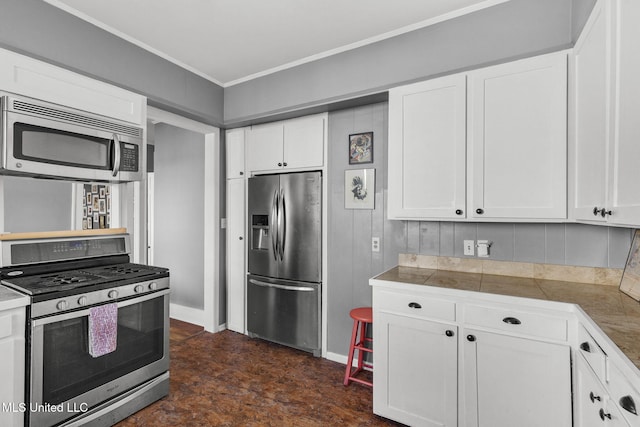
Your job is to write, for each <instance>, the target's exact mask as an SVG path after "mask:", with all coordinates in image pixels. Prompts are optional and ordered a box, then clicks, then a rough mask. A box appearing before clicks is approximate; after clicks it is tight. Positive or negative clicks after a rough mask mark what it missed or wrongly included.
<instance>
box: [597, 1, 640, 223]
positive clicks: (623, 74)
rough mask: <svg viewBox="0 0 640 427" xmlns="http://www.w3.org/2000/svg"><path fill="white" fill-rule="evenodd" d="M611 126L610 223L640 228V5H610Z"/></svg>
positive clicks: (623, 3)
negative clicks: (612, 50) (612, 99)
mask: <svg viewBox="0 0 640 427" xmlns="http://www.w3.org/2000/svg"><path fill="white" fill-rule="evenodd" d="M613 7H614V10H613V13H612V15H613V17H614V24H613V28H614V46H615V48H614V52H615V53H614V56H613V58H614V70H615V71H614V75H613V82H612V83H613V85H614V86H613V87H614V88H615V90H614V101H613V111H614V122H613V124H612V128H613V141H612V145H613V146H612V151H611V152H610V160H609V161H610V165H611V166H610V168H611V174H610V180H611V181H610V185H609V194H610V196H609V201H608V205H607V206H605V209H606V211H607V214H608V213H609V211H611V214H610V216H611V219H610V221H611V222H613V223H617V224H627V225H634V226H637V225H640V191H639V190H638V183H640V167H638V164H639V162H640V120H639V117H640V79H639V78H638V76H640V49H639V48H638V41H639V40H640V25H638V23H639V22H640V2H638V1H637V0H617V1H614V2H613Z"/></svg>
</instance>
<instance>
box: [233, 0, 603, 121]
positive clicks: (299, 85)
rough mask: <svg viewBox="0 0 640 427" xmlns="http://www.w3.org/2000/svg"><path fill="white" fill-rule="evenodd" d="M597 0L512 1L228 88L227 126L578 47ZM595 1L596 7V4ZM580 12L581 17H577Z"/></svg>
mask: <svg viewBox="0 0 640 427" xmlns="http://www.w3.org/2000/svg"><path fill="white" fill-rule="evenodd" d="M593 1H594V0H511V1H509V2H506V3H503V4H499V5H496V6H493V7H490V8H487V9H484V10H481V11H478V12H475V13H472V14H469V15H465V16H461V17H459V18H456V19H453V20H450V21H446V22H442V23H439V24H436V25H433V26H430V27H426V28H423V29H419V30H416V31H413V32H410V33H407V34H403V35H400V36H397V37H393V38H391V39H387V40H383V41H380V42H377V43H374V44H371V45H368V46H364V47H361V48H358V49H354V50H351V51H348V52H344V53H342V54H339V55H334V56H331V57H328V58H324V59H320V60H317V61H314V62H311V63H307V64H304V65H300V66H297V67H294V68H291V69H288V70H284V71H280V72H278V73H274V74H271V75H267V76H264V77H261V78H257V79H254V80H251V81H248V82H245V83H241V84H237V85H235V86H232V87H228V88H226V89H225V101H224V117H225V123H227V124H233V123H235V122H242V121H243V120H251V119H254V118H257V117H260V116H265V115H270V114H278V113H282V112H285V111H287V110H291V109H299V108H304V107H309V106H312V105H316V104H326V103H329V102H333V101H336V100H339V99H344V98H352V97H356V96H361V95H364V94H368V93H372V92H380V91H384V90H386V89H388V88H389V87H392V86H397V85H399V84H402V83H406V82H410V81H415V80H419V79H425V78H428V77H431V76H435V75H440V74H444V73H451V72H454V71H461V70H464V69H468V68H470V67H478V66H480V65H484V64H489V63H495V62H504V61H506V60H508V59H513V58H517V57H522V56H531V55H533V54H535V53H542V52H548V51H554V50H559V49H562V48H567V47H570V46H571V45H572V43H573V38H574V30H573V28H574V27H580V28H581V25H583V24H584V22H583V21H584V19H585V18H584V11H585V10H590V7H592V6H593V4H592V3H593ZM590 3H591V5H589V4H590ZM572 9H573V10H575V13H572Z"/></svg>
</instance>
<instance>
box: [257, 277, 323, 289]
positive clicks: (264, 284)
mask: <svg viewBox="0 0 640 427" xmlns="http://www.w3.org/2000/svg"><path fill="white" fill-rule="evenodd" d="M249 283H251V284H253V285H258V286H264V287H267V288H276V289H284V290H287V291H303V292H313V291H315V288H311V287H309V286H288V285H279V284H277V283H269V282H263V281H261V280H256V279H249Z"/></svg>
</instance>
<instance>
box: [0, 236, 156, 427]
mask: <svg viewBox="0 0 640 427" xmlns="http://www.w3.org/2000/svg"><path fill="white" fill-rule="evenodd" d="M129 245H130V243H129V236H128V235H126V234H121V235H106V236H82V237H66V238H56V239H33V240H14V241H11V240H10V241H3V242H2V247H1V250H2V254H1V259H2V264H1V266H0V267H1V268H0V280H1V282H0V283H2V284H3V285H5V286H8V287H11V288H13V289H15V290H17V291H19V292H22V293H24V294H26V295H28V296H29V297H30V299H31V305H30V306H29V307H28V315H27V328H26V337H27V340H26V341H27V349H26V351H27V353H26V354H27V367H26V368H27V369H26V372H27V378H26V387H25V388H26V396H25V402H24V406H23V408H22V409H23V410H24V412H25V422H26V425H30V426H53V425H64V426H72V425H78V426H79V425H83V426H85V425H95V426H110V425H112V424H115V423H116V422H118V421H120V420H121V419H124V418H125V417H127V416H129V415H130V414H132V413H134V412H136V411H137V410H139V409H141V408H143V407H145V406H147V405H149V404H150V403H152V402H154V401H156V400H158V399H160V398H162V397H163V396H166V395H167V394H168V392H169V271H168V270H167V269H165V268H159V267H152V266H147V265H139V264H133V263H131V262H130V259H129V252H130V250H129Z"/></svg>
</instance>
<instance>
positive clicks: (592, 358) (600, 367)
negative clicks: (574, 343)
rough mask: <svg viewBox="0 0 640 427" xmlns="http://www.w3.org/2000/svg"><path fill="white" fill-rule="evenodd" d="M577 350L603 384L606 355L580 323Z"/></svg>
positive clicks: (605, 370) (605, 374) (605, 372)
mask: <svg viewBox="0 0 640 427" xmlns="http://www.w3.org/2000/svg"><path fill="white" fill-rule="evenodd" d="M578 351H579V352H580V353H582V355H583V356H584V358H585V360H586V361H587V363H588V364H589V366H591V369H593V372H595V374H596V375H597V377H598V379H599V380H600V381H601V382H602V383H603V384H604V383H605V382H606V379H607V355H606V353H605V352H604V351H603V350H602V348H600V345H599V344H598V342H597V341H596V340H595V339H594V338H593V337H592V336H591V334H589V332H587V330H586V329H585V328H584V326H582V325H580V327H579V328H578Z"/></svg>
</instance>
